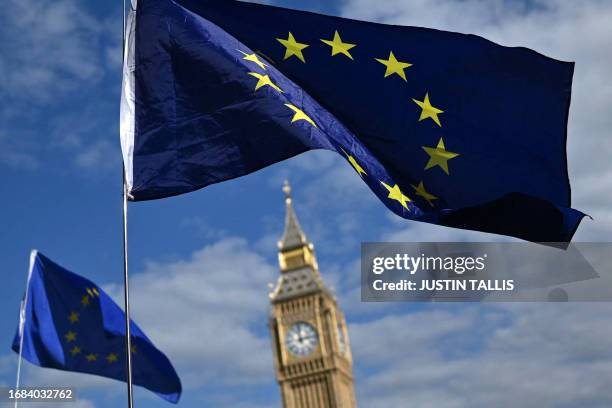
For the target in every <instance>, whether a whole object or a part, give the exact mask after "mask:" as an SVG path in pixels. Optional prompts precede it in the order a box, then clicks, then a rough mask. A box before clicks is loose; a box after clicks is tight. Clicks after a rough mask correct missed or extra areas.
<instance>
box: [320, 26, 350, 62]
mask: <svg viewBox="0 0 612 408" xmlns="http://www.w3.org/2000/svg"><path fill="white" fill-rule="evenodd" d="M321 41H323V42H324V43H325V44H327V45H329V46H330V47H332V50H331V55H332V57H333V56H334V55H338V54H344V55H346V56H347V57H349V58H350V59H353V56H352V55H351V53H350V52H349V50H350V49H351V48H354V47H356V46H357V44H349V43H345V42H342V38H340V34H339V33H338V31H336V32H335V34H334V39H333V40H323V39H321Z"/></svg>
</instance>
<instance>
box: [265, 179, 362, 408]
mask: <svg viewBox="0 0 612 408" xmlns="http://www.w3.org/2000/svg"><path fill="white" fill-rule="evenodd" d="M283 191H284V193H285V205H286V216H285V217H286V218H285V231H284V234H283V237H282V239H281V240H280V241H279V243H278V247H279V254H278V260H279V263H280V272H281V273H280V276H279V278H278V281H277V283H276V285H275V286H274V289H273V291H272V292H271V293H270V301H271V304H272V309H271V314H270V322H269V326H270V333H271V337H272V347H273V350H274V365H275V369H276V378H277V380H278V383H279V385H280V388H281V398H282V402H283V407H284V408H354V407H356V401H355V392H354V388H353V372H352V371H353V370H352V356H351V347H350V343H349V337H348V331H347V326H346V321H345V319H344V314H343V313H342V311H341V310H340V308H339V307H338V303H337V302H336V299H335V297H334V296H333V294H332V293H331V292H330V291H329V290H328V289H327V288H326V287H325V285H324V284H323V279H322V278H321V274H320V272H319V266H318V265H317V258H316V256H315V252H314V246H313V245H312V243H310V242H309V241H308V239H307V238H306V235H305V234H304V232H303V231H302V228H301V226H300V224H299V222H298V219H297V216H296V214H295V210H294V208H293V202H292V199H291V188H290V187H289V184H288V183H287V182H285V185H284V186H283Z"/></svg>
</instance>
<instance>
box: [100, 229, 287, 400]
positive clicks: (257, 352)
mask: <svg viewBox="0 0 612 408" xmlns="http://www.w3.org/2000/svg"><path fill="white" fill-rule="evenodd" d="M277 276H278V269H277V268H276V267H275V266H273V265H270V264H268V263H267V262H266V261H265V259H264V258H263V257H262V256H260V255H258V254H257V253H256V252H254V251H253V250H252V249H250V248H249V246H248V245H247V243H246V242H245V241H244V240H242V239H238V238H226V239H223V240H221V241H218V242H217V243H215V244H213V245H210V246H207V247H205V248H203V249H201V250H199V251H197V252H195V253H194V254H193V255H192V257H191V259H189V260H186V261H182V260H181V261H175V262H169V263H158V262H150V263H148V264H147V267H146V269H145V271H144V272H143V273H141V274H138V275H136V276H135V277H134V278H133V281H132V284H131V288H132V291H131V299H132V301H133V313H134V314H133V318H134V320H135V321H136V322H138V324H139V325H140V326H141V328H142V329H143V330H144V331H145V332H146V333H147V335H148V336H150V338H151V339H152V340H153V341H154V342H155V343H156V345H157V346H158V347H160V349H162V350H163V351H164V352H166V353H167V355H168V356H169V358H170V360H171V361H172V362H173V363H174V364H175V365H176V368H177V370H178V373H179V375H180V376H181V378H182V379H183V382H184V385H185V386H186V388H193V387H199V386H203V385H208V386H210V385H219V386H223V385H234V386H236V385H240V384H243V385H244V384H246V385H249V384H261V383H262V382H264V383H269V382H270V380H271V379H272V378H273V369H272V367H273V360H272V351H271V348H270V340H269V338H268V334H267V327H266V322H267V311H268V307H269V302H268V296H267V293H268V288H267V283H268V282H272V281H275V280H276V277H277ZM111 292H112V293H115V295H116V297H117V298H120V297H121V290H120V288H118V287H116V288H111Z"/></svg>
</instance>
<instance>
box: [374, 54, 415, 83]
mask: <svg viewBox="0 0 612 408" xmlns="http://www.w3.org/2000/svg"><path fill="white" fill-rule="evenodd" d="M375 60H376V61H378V62H380V63H381V64H383V65H384V66H386V67H387V70H386V71H385V78H386V77H388V76H390V75H393V74H397V75H399V76H400V77H402V79H403V80H404V81H406V73H405V72H404V70H405V69H406V68H408V67H411V66H412V64H410V63H408V62H401V61H398V60H397V58H395V55H393V51H391V53H390V54H389V59H387V60H385V59H380V58H375Z"/></svg>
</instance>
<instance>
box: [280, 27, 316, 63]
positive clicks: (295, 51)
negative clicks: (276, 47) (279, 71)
mask: <svg viewBox="0 0 612 408" xmlns="http://www.w3.org/2000/svg"><path fill="white" fill-rule="evenodd" d="M276 40H277V41H278V42H279V43H281V44H283V46H284V47H285V48H286V50H285V57H284V58H283V59H285V60H286V59H288V58H290V57H291V56H292V55H295V56H296V57H297V58H298V59H299V60H300V61H302V62H306V59H304V54H303V53H302V50H303V49H304V48H306V47H310V46H309V45H308V44H302V43H299V42H297V41H296V40H295V38H294V37H293V34H291V31H289V37H288V38H287V39H286V40H285V39H282V38H277V39H276Z"/></svg>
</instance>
